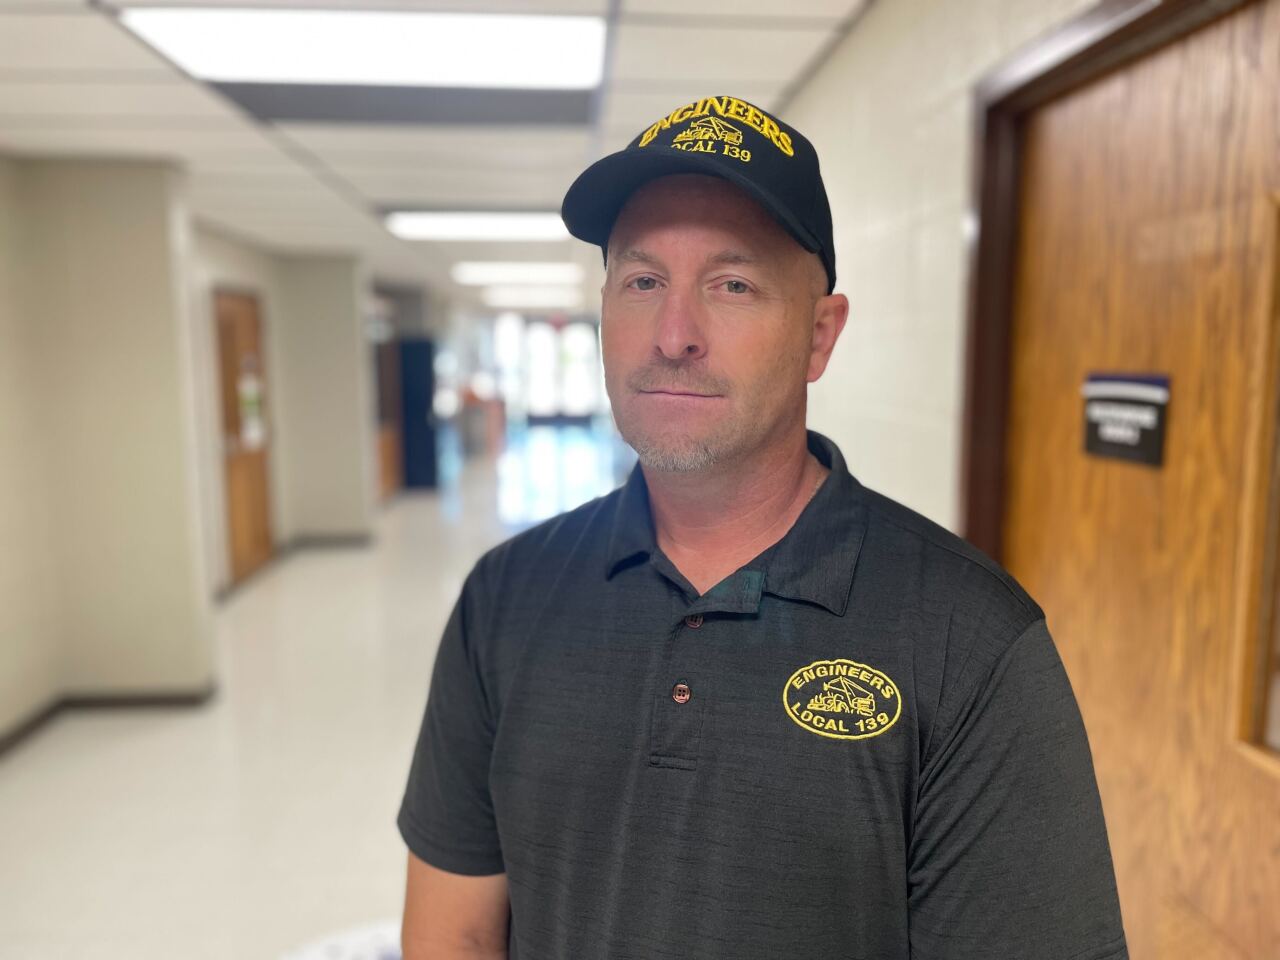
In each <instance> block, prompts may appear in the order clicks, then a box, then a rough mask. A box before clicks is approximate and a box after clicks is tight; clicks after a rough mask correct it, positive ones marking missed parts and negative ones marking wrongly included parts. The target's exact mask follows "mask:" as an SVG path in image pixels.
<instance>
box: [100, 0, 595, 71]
mask: <svg viewBox="0 0 1280 960" xmlns="http://www.w3.org/2000/svg"><path fill="white" fill-rule="evenodd" d="M121 20H122V21H123V22H124V25H125V26H126V27H128V28H129V29H130V30H132V31H133V32H134V33H136V34H137V35H138V36H140V37H141V38H142V39H143V40H145V41H146V42H147V43H149V44H151V45H152V46H153V47H155V48H156V49H158V50H159V51H160V52H161V53H163V54H165V55H166V56H167V57H169V58H170V59H171V60H173V61H174V62H175V63H177V64H178V65H179V66H180V67H182V68H183V69H184V70H186V71H187V72H188V73H190V74H192V75H193V76H196V77H199V78H201V79H203V80H218V81H224V82H228V81H231V82H234V81H247V82H258V83H334V84H343V83H346V84H380V85H387V86H421V87H490V88H492V87H521V88H537V89H544V90H545V89H554V90H587V89H590V88H592V87H595V86H598V85H599V83H600V77H601V73H602V69H603V63H604V34H605V27H604V20H603V19H601V18H600V17H569V16H529V15H502V14H474V13H430V12H422V13H413V12H392V11H372V10H280V9H275V10H271V9H239V8H226V7H219V8H210V7H132V8H126V9H125V10H124V11H123V12H122V13H121Z"/></svg>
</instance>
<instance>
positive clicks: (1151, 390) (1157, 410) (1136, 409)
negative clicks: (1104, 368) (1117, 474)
mask: <svg viewBox="0 0 1280 960" xmlns="http://www.w3.org/2000/svg"><path fill="white" fill-rule="evenodd" d="M1080 392H1081V394H1083V395H1084V449H1085V452H1086V453H1090V454H1092V455H1094V456H1095V457H1110V458H1112V459H1115V460H1129V461H1132V462H1134V463H1146V464H1150V465H1151V466H1155V467H1158V466H1160V465H1161V464H1163V463H1164V432H1165V420H1166V417H1167V413H1168V409H1169V378H1168V377H1167V376H1164V375H1161V374H1132V373H1091V374H1089V375H1088V376H1087V377H1086V378H1085V382H1084V385H1083V386H1082V387H1081V388H1080Z"/></svg>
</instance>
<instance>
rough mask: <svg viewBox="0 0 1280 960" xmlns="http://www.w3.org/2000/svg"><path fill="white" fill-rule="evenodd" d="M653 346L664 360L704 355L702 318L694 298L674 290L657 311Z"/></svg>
mask: <svg viewBox="0 0 1280 960" xmlns="http://www.w3.org/2000/svg"><path fill="white" fill-rule="evenodd" d="M657 319H658V328H657V330H656V331H655V332H654V346H655V347H656V348H657V349H658V350H659V351H661V353H662V355H663V356H664V357H666V358H667V359H668V360H696V359H698V358H699V357H701V356H703V355H704V354H705V353H706V352H707V342H706V335H705V328H704V323H703V321H704V319H705V318H704V317H703V315H702V309H701V304H700V303H699V302H698V298H697V297H696V296H694V295H693V294H691V293H689V292H687V291H680V290H676V289H674V288H672V289H669V290H668V291H667V294H666V296H664V297H663V298H662V305H661V306H660V307H659V308H658V318H657Z"/></svg>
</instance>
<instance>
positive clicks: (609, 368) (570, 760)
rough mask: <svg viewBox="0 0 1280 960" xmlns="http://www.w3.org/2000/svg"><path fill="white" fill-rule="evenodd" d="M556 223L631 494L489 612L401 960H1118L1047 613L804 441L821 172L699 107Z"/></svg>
mask: <svg viewBox="0 0 1280 960" xmlns="http://www.w3.org/2000/svg"><path fill="white" fill-rule="evenodd" d="M562 213H563V216H564V218H565V221H566V223H567V224H568V226H569V229H570V231H571V232H572V233H574V234H575V235H576V236H578V237H580V238H582V239H585V240H588V241H590V242H593V243H597V244H599V245H600V246H601V248H602V249H603V250H604V251H605V253H606V257H605V264H606V280H605V284H604V287H603V290H602V298H603V303H602V311H601V317H602V319H601V338H602V344H603V355H604V365H605V375H606V384H607V387H608V392H609V397H610V400H611V401H612V404H613V410H614V414H615V417H616V420H617V423H618V428H619V430H620V431H621V433H622V435H623V437H624V438H625V439H626V440H627V441H628V442H629V443H630V444H631V445H632V446H633V447H634V448H635V449H636V451H637V453H638V454H639V458H640V463H639V465H638V466H637V467H636V469H635V470H634V471H633V472H632V474H631V476H630V478H629V479H628V481H627V483H626V484H625V485H624V486H623V487H622V488H621V489H620V490H618V491H614V493H612V494H610V495H608V496H606V497H603V498H600V499H598V500H595V501H593V502H591V503H589V504H587V505H585V506H583V507H581V508H579V509H577V510H574V511H572V512H570V513H567V514H564V515H562V516H560V517H558V518H555V519H554V520H552V521H550V522H548V523H544V524H542V525H540V526H538V527H535V528H534V529H532V530H530V531H527V532H525V533H523V534H521V535H520V536H517V537H515V538H514V539H512V540H509V541H507V542H506V543H504V544H502V545H501V546H499V547H497V548H495V549H494V550H492V551H490V552H489V553H488V554H486V555H485V556H484V557H483V558H482V559H481V560H480V561H479V562H478V563H477V565H476V566H475V568H474V569H473V570H472V572H471V574H470V576H469V577H468V579H467V582H466V584H465V586H464V587H463V590H462V595H461V597H460V598H459V600H458V603H457V606H456V607H455V609H454V611H453V615H452V617H451V619H450V621H449V624H448V627H447V628H446V630H445V634H444V637H443V639H442V641H441V646H440V651H439V654H438V658H437V661H436V665H435V670H434V674H433V677H432V681H431V689H430V693H429V696H428V702H427V709H426V715H425V717H424V720H423V724H422V728H421V732H420V735H419V739H418V744H417V749H416V752H415V755H414V760H413V766H412V769H411V772H410V776H409V783H408V788H407V790H406V792H405V796H404V802H403V805H402V808H401V811H400V815H399V818H398V825H399V828H400V831H401V834H402V836H403V837H404V839H405V842H406V843H407V844H408V846H409V848H410V851H411V853H410V857H409V876H408V887H407V893H406V902H405V918H404V928H403V941H404V948H405V955H406V960H444V958H462V957H472V958H474V957H486V958H490V957H493V958H497V957H502V958H506V957H513V958H519V960H692V958H698V960H778V958H783V957H822V958H837V957H840V958H861V960H873V958H874V960H905V958H908V957H912V958H928V960H967V958H975V960H976V958H982V960H1108V958H1118V957H1126V956H1127V952H1126V948H1125V941H1124V933H1123V930H1122V928H1121V921H1120V913H1119V908H1118V905H1117V900H1116V891H1115V881H1114V877H1113V873H1112V866H1111V859H1110V851H1109V849H1108V843H1107V837H1106V830H1105V826H1104V823H1103V818H1102V811H1101V806H1100V803H1099V799H1098V792H1097V787H1096V783H1095V780H1094V774H1093V768H1092V761H1091V757H1090V753H1089V747H1088V742H1087V740H1086V738H1085V732H1084V729H1083V726H1082V724H1081V720H1080V716H1079V712H1078V709H1077V707H1076V702H1075V699H1074V696H1073V694H1072V691H1071V687H1070V684H1069V683H1068V680H1067V678H1066V675H1065V673H1064V671H1063V668H1062V664H1061V662H1060V660H1059V659H1058V656H1057V653H1056V650H1055V648H1054V645H1053V641H1052V640H1051V638H1050V635H1049V633H1048V631H1047V629H1046V624H1045V619H1044V612H1043V611H1042V610H1041V609H1040V608H1039V607H1038V606H1037V605H1036V603H1035V601H1034V600H1032V599H1031V598H1030V597H1029V596H1028V595H1027V594H1026V593H1025V591H1023V589H1022V588H1021V587H1020V586H1019V585H1018V584H1017V583H1016V582H1015V581H1014V580H1013V579H1012V578H1011V577H1010V576H1009V575H1008V574H1007V573H1006V572H1005V571H1004V570H1002V569H1001V568H1000V567H999V566H997V565H996V564H995V563H994V562H993V561H991V560H990V559H989V558H987V557H986V556H985V555H984V554H982V553H981V552H979V551H978V550H976V549H975V548H973V547H971V546H970V545H968V544H967V543H965V542H964V541H962V540H960V539H959V538H958V537H956V536H954V535H952V534H951V533H949V532H947V531H946V530H945V529H943V528H941V527H939V526H937V525H936V524H933V523H931V522H930V521H928V520H927V519H925V518H923V517H921V516H920V515H918V514H915V513H913V512H912V511H910V510H909V509H907V508H906V507H904V506H901V505H900V504H897V503H895V502H894V501H892V500H890V499H888V498H886V497H884V496H881V495H880V494H878V493H875V492H874V491H872V490H870V489H868V488H866V487H864V486H863V485H862V484H861V483H859V482H858V480H857V479H856V478H854V477H853V475H852V474H850V472H849V471H848V469H847V468H846V466H845V461H844V458H843V457H842V455H841V453H840V451H839V450H838V449H837V448H836V446H835V445H834V444H833V443H832V442H831V441H830V440H828V439H826V438H825V437H823V436H821V435H819V434H817V433H813V432H809V431H807V430H806V427H805V397H806V389H807V384H808V383H810V382H813V381H815V380H817V379H818V378H819V377H820V376H821V375H822V373H823V371H824V369H825V368H826V365H827V361H828V359H829V358H830V355H831V351H832V349H833V348H834V346H835V344H836V341H837V339H838V338H839V336H840V332H841V330H842V329H843V327H844V324H845V319H846V314H847V311H848V302H847V300H846V298H845V297H844V296H843V295H841V294H837V293H834V292H833V290H834V285H835V256H834V246H833V243H832V233H831V215H830V210H829V207H828V204H827V199H826V193H825V190H824V188H823V185H822V180H821V177H820V174H819V169H818V161H817V156H816V154H815V153H814V151H813V148H812V147H811V146H810V144H809V142H808V141H807V140H806V139H805V138H804V137H802V136H801V135H800V134H799V133H798V132H796V131H795V130H793V129H792V128H790V127H789V126H787V125H786V124H784V123H782V122H781V121H779V120H777V119H776V118H774V117H771V116H769V115H768V114H766V113H765V112H764V111H763V110H760V109H759V108H757V107H755V106H752V105H751V104H747V103H746V102H745V101H741V100H739V99H736V98H732V97H712V98H707V99H705V100H701V101H698V102H697V103H694V104H688V105H686V106H684V107H681V108H679V109H677V110H675V111H673V112H672V113H671V114H670V115H668V116H667V117H665V118H663V119H661V120H659V121H658V122H656V123H654V124H652V125H651V126H650V127H649V128H647V129H646V130H645V131H644V132H643V133H641V134H640V135H639V136H638V137H637V138H636V139H635V140H633V141H632V142H631V144H630V145H629V146H628V147H627V148H626V149H624V150H622V151H620V152H619V153H616V154H613V155H611V156H609V157H606V158H604V159H603V160H601V161H599V162H598V163H596V164H594V165H593V166H592V167H590V168H589V169H588V170H587V171H586V172H584V173H583V174H582V176H580V177H579V178H578V180H577V181H576V182H575V183H574V184H573V186H571V187H570V189H569V191H568V194H567V195H566V197H565V202H564V206H563V210H562Z"/></svg>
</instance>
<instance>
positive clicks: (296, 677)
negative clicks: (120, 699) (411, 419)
mask: <svg viewBox="0 0 1280 960" xmlns="http://www.w3.org/2000/svg"><path fill="white" fill-rule="evenodd" d="M530 446H531V447H532V446H534V445H533V444H531V445H530ZM577 455H578V456H581V451H580V450H579V451H578V454H577ZM511 459H512V458H510V457H509V458H508V469H507V470H506V471H505V473H506V474H508V475H509V474H512V473H513V472H514V473H515V474H517V475H519V474H521V473H525V474H527V472H528V471H521V470H519V469H514V470H513V469H512V468H511V467H510V461H511ZM514 459H515V460H516V461H517V462H518V461H519V460H520V459H522V458H521V457H519V456H516V457H515V458H514ZM497 473H498V472H497V471H496V470H495V469H494V464H493V463H491V462H485V461H475V462H472V463H470V464H468V465H467V466H466V467H465V468H464V469H463V471H462V473H461V475H460V476H459V477H458V478H457V480H458V482H457V483H455V484H453V485H451V492H447V493H444V494H442V495H434V494H432V495H426V494H424V495H411V494H404V495H402V496H400V497H399V498H397V499H396V500H394V501H392V502H391V503H390V504H389V505H388V506H387V507H386V508H385V509H384V510H383V511H382V512H381V513H380V515H379V517H378V521H377V530H376V534H377V536H376V543H375V545H374V546H373V547H371V548H367V549H362V548H337V549H325V550H308V551H300V552H294V553H291V554H287V555H285V556H284V557H282V558H281V559H280V560H279V561H277V562H276V563H274V564H272V565H271V566H269V567H268V568H266V569H265V570H264V571H262V572H261V573H260V574H258V575H257V576H255V577H254V578H253V579H251V580H250V581H249V582H248V583H247V584H246V585H245V586H244V587H243V588H242V589H240V590H238V591H236V592H234V593H233V594H232V595H231V596H230V597H229V598H228V599H227V600H226V601H225V602H224V603H223V604H222V605H221V606H220V608H219V610H218V615H217V620H218V622H217V631H218V651H219V657H220V665H219V677H220V678H221V683H220V687H219V690H218V692H217V694H216V696H215V697H214V699H213V700H212V701H211V703H209V704H208V705H206V706H204V707H200V708H195V709H192V708H173V709H169V708H145V709H119V710H116V709H95V710H78V711H70V712H64V713H62V714H60V715H59V716H57V717H56V718H55V719H54V720H53V721H52V722H50V723H49V724H48V725H47V726H45V727H44V728H42V729H41V730H40V731H38V732H37V734H36V735H34V736H32V737H31V738H30V739H28V740H27V741H25V742H23V743H21V744H19V745H18V746H17V747H16V748H15V749H13V750H12V751H11V752H10V753H9V754H8V755H6V756H5V757H3V758H2V759H0V849H3V850H4V851H5V852H6V853H5V857H4V858H3V863H2V864H0V931H3V935H2V939H0V954H2V955H4V956H12V957H22V958H24V960H46V958H49V960H63V958H68V960H70V958H75V960H98V958H103V960H105V958H119V957H130V958H135V960H152V958H154V960H160V958H166V960H168V958H173V957H183V958H184V960H185V958H190V960H198V958H206V957H207V958H219V960H227V958H236V960H255V958H264V960H266V958H271V960H274V958H278V957H281V956H283V955H286V954H289V953H291V952H292V951H295V950H297V949H298V948H299V947H301V946H303V945H305V944H308V943H314V942H315V941H316V940H317V939H323V938H325V937H326V936H327V935H332V934H334V933H336V932H338V931H342V930H346V929H350V928H353V927H359V926H362V925H366V924H370V923H376V922H387V921H396V922H397V923H398V920H399V912H400V909H401V904H402V897H403V894H404V868H405V849H404V845H403V843H402V842H401V840H400V837H399V835H398V834H397V833H396V829H395V825H394V820H395V813H396V809H397V807H398V805H399V801H400V796H401V792H402V790H403V788H404V781H405V777H406V775H407V772H408V764H409V760H410V755H411V752H412V747H413V738H414V736H415V734H416V731H417V726H418V723H419V721H420V719H421V712H422V709H423V705H424V703H425V697H426V692H427V684H428V680H429V677H430V671H431V665H432V662H433V659H434V656H435V649H436V643H437V641H438V638H439V634H440V631H441V629H442V627H443V626H444V622H445V620H446V618H447V617H448V614H449V610H450V608H451V606H452V604H453V601H454V599H455V597H456V596H457V593H458V590H459V588H460V586H461V584H462V580H463V578H464V577H465V575H466V573H467V571H468V570H469V569H470V565H471V564H472V562H473V561H474V560H475V559H476V558H477V557H478V556H479V555H480V554H481V553H482V552H483V551H484V550H485V549H487V548H488V547H489V546H491V545H492V544H494V543H497V542H498V541H500V540H501V539H504V538H505V537H506V536H508V535H509V534H510V532H511V531H512V530H513V529H515V528H514V527H509V526H503V525H502V524H501V523H500V522H499V520H498V515H497V511H496V509H495V504H496V503H497V502H498V499H499V491H498V489H497V486H496V483H495V477H496V476H497ZM605 489H607V486H606V487H605ZM505 498H506V499H507V500H508V501H509V502H510V501H513V500H518V499H519V497H518V496H517V495H515V494H513V493H510V492H508V493H506V494H505Z"/></svg>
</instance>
